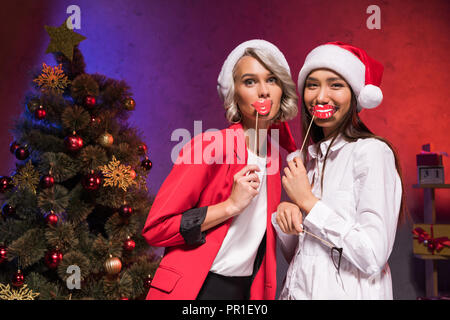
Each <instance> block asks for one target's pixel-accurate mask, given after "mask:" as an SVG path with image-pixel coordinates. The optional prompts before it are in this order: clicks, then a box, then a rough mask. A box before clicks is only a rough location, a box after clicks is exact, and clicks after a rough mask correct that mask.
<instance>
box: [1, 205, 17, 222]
mask: <svg viewBox="0 0 450 320" xmlns="http://www.w3.org/2000/svg"><path fill="white" fill-rule="evenodd" d="M14 213H16V209H14V207H13V206H11V205H10V204H8V203H5V204H4V205H3V207H2V215H3V217H4V218H5V219H6V218H8V217H11V216H12V215H13V214H14Z"/></svg>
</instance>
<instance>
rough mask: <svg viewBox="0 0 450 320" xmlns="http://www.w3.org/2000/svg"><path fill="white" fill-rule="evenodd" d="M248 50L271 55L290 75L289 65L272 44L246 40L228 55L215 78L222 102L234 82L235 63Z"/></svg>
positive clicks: (264, 41)
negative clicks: (254, 49)
mask: <svg viewBox="0 0 450 320" xmlns="http://www.w3.org/2000/svg"><path fill="white" fill-rule="evenodd" d="M248 48H257V49H261V50H264V51H266V52H268V53H270V54H271V55H272V57H273V58H275V60H276V61H277V62H278V63H279V64H280V65H281V66H282V67H283V68H285V69H286V71H287V72H288V73H289V75H290V74H291V71H290V69H289V65H288V63H287V61H286V58H285V57H284V55H283V53H282V52H281V51H280V49H278V48H277V47H276V46H275V45H273V44H272V43H270V42H268V41H266V40H260V39H254V40H248V41H245V42H243V43H241V44H240V45H238V46H237V47H236V48H235V49H234V50H233V51H231V53H230V54H229V55H228V57H227V59H226V60H225V62H224V63H223V66H222V70H221V71H220V74H219V77H218V78H217V91H218V92H219V96H220V98H221V99H222V100H225V97H226V96H227V94H228V91H230V86H231V84H232V83H233V82H234V79H233V69H234V66H235V65H236V63H237V62H238V61H239V59H240V58H242V56H243V55H244V53H245V50H247V49H248Z"/></svg>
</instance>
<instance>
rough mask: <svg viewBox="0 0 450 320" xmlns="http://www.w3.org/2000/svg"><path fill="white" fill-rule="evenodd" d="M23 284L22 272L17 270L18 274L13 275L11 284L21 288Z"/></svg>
mask: <svg viewBox="0 0 450 320" xmlns="http://www.w3.org/2000/svg"><path fill="white" fill-rule="evenodd" d="M23 282H24V279H23V273H22V271H21V270H17V272H15V273H14V275H13V278H12V281H11V283H12V285H13V286H14V287H21V286H22V285H23Z"/></svg>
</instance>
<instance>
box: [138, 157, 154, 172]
mask: <svg viewBox="0 0 450 320" xmlns="http://www.w3.org/2000/svg"><path fill="white" fill-rule="evenodd" d="M141 166H142V168H144V169H145V170H147V171H149V170H150V169H151V168H152V166H153V163H152V162H151V161H150V159H149V158H148V157H145V159H144V160H142V162H141Z"/></svg>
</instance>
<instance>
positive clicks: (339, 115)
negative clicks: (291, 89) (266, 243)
mask: <svg viewBox="0 0 450 320" xmlns="http://www.w3.org/2000/svg"><path fill="white" fill-rule="evenodd" d="M382 72H383V67H382V65H381V64H380V63H379V62H378V61H376V60H374V59H372V58H371V57H369V56H368V55H367V53H366V52H365V51H364V50H362V49H359V48H356V47H354V46H351V45H348V44H344V43H341V42H332V43H327V44H325V45H321V46H319V47H317V48H315V49H314V50H312V51H311V52H310V53H309V54H308V56H307V57H306V60H305V63H304V65H303V67H302V69H301V71H300V74H299V79H298V90H299V93H300V94H301V95H302V108H301V115H302V122H303V136H305V135H306V131H307V129H308V127H309V125H310V122H311V119H312V117H313V114H314V110H316V108H318V107H320V108H322V109H324V111H326V112H329V115H331V116H330V117H328V118H326V117H325V118H322V117H314V120H313V123H312V126H311V129H310V137H309V141H310V144H309V146H308V148H305V149H303V150H302V153H301V154H300V152H299V151H297V153H296V154H295V155H296V157H295V158H294V160H293V161H289V162H288V167H286V168H285V169H284V173H285V176H283V177H282V183H283V187H284V189H285V191H286V193H287V194H288V196H289V197H290V199H291V200H292V202H293V203H290V202H283V203H281V204H280V205H279V206H278V209H277V213H276V214H274V215H273V217H272V223H273V224H274V226H275V229H276V230H277V234H278V236H279V237H280V239H281V240H282V244H283V246H282V248H283V252H284V253H285V256H286V257H287V259H289V260H290V266H289V269H288V273H287V276H286V279H285V283H284V287H283V290H282V292H281V295H280V298H281V299H392V280H391V273H390V269H389V266H388V264H387V261H388V258H389V255H390V253H391V251H392V247H393V245H394V240H395V233H396V228H397V223H398V220H399V219H400V220H402V219H403V217H404V215H405V212H406V207H405V199H404V193H403V192H402V190H403V182H402V178H401V169H400V164H399V160H398V155H397V152H396V151H395V149H394V148H393V146H392V144H391V143H389V142H388V141H387V140H386V139H384V138H382V137H379V136H377V135H375V134H374V133H372V132H371V131H370V130H369V129H368V128H367V126H366V125H365V124H364V123H363V122H362V121H361V119H360V117H359V112H360V111H361V110H362V109H363V108H365V109H371V108H375V107H377V106H378V105H379V104H380V103H381V101H382V98H383V95H382V93H381V89H380V88H379V85H380V82H381V76H382ZM304 164H305V165H304ZM302 213H303V215H304V217H303V215H302Z"/></svg>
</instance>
